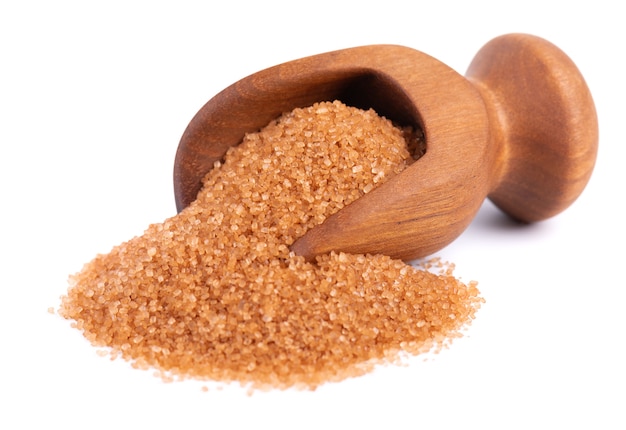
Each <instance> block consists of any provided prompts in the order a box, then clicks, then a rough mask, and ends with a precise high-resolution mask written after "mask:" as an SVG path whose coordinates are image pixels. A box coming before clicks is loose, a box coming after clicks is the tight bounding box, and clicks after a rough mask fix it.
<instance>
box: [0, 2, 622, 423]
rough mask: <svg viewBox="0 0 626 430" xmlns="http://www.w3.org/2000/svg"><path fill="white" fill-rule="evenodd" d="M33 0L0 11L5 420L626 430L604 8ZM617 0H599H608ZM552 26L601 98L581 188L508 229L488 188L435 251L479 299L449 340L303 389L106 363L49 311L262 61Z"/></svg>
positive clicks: (613, 52)
mask: <svg viewBox="0 0 626 430" xmlns="http://www.w3.org/2000/svg"><path fill="white" fill-rule="evenodd" d="M212 4H219V6H213V5H209V2H203V3H201V2H197V3H193V2H188V1H177V2H170V3H165V2H159V1H151V2H132V1H124V2H118V1H109V2H100V5H99V6H96V5H95V2H78V1H77V2H68V1H55V2H52V1H50V2H44V1H41V2H32V1H22V2H17V1H14V2H12V1H6V2H3V3H2V5H1V6H0V184H1V185H0V186H1V187H2V209H1V211H0V217H1V218H0V226H1V228H2V232H1V239H0V247H1V249H2V255H1V258H2V260H1V263H0V264H1V265H2V266H1V267H2V281H1V287H2V298H1V303H2V308H3V309H2V312H1V313H0V318H1V320H0V330H1V332H0V372H2V377H1V378H0V394H1V396H0V428H2V429H18V428H43V427H44V426H45V427H50V428H64V429H83V428H86V429H87V428H88V429H113V428H156V429H158V428H185V429H196V428H274V429H279V428H427V429H439V428H441V429H452V428H455V429H456V428H480V429H491V428H498V429H502V428H506V429H514V428H535V429H555V428H562V429H565V428H572V427H573V426H574V425H576V428H594V429H624V428H626V417H625V414H626V373H625V372H626V371H625V368H626V366H625V362H626V354H625V353H624V342H625V340H626V316H625V315H626V313H625V312H624V303H626V293H625V290H626V280H625V279H624V270H623V268H624V257H625V253H624V241H625V240H626V232H625V228H624V221H623V203H624V189H623V187H624V185H626V169H625V168H624V160H625V159H626V150H625V149H624V146H625V143H626V142H625V139H624V126H623V124H624V114H625V113H626V111H625V110H624V100H625V98H626V91H625V88H624V79H625V78H624V76H625V75H626V73H625V70H624V62H623V57H624V41H625V40H626V32H625V31H624V25H623V20H622V17H623V14H622V13H621V12H619V11H618V9H617V6H613V5H617V4H618V2H609V1H607V2H602V1H594V2H587V3H584V2H571V1H567V2H565V1H564V2H550V1H546V0H544V1H539V2H537V1H525V2H519V3H513V2H485V1H472V2H465V1H464V2H461V1H459V2H444V1H442V2H434V1H431V2H423V4H420V3H419V2H408V1H393V0H386V1H384V2H379V3H374V2H365V1H358V2H341V1H338V0H335V1H330V2H327V1H316V2H315V1H309V2H293V1H292V2H282V3H281V2H276V1H265V2H252V1H250V2H247V3H246V2H241V1H236V0H229V1H221V2H214V3H212ZM609 5H611V6H609ZM509 32H526V33H532V34H535V35H538V36H541V37H544V38H546V39H548V40H550V41H551V42H553V43H554V44H556V45H557V46H559V47H560V48H561V49H563V50H564V51H565V52H566V53H567V54H568V55H569V56H570V57H571V58H572V59H573V60H574V61H575V63H576V64H577V65H578V67H579V68H580V70H581V71H582V73H583V75H584V76H585V78H586V80H587V82H588V84H589V87H590V88H591V91H592V94H593V96H594V98H595V102H596V106H597V110H598V116H599V120H600V150H599V154H598V160H597V164H596V170H595V172H594V175H593V177H592V179H591V181H590V183H589V185H588V187H587V188H586V190H585V191H584V193H583V195H582V196H581V197H580V198H579V199H578V200H577V201H576V203H575V204H574V205H573V206H571V207H570V208H569V209H567V210H566V211H565V212H563V213H562V214H560V215H558V216H556V217H555V218H552V219H550V220H548V221H545V222H542V223H539V224H536V225H532V226H526V227H521V226H517V225H514V224H512V223H511V222H509V221H508V220H507V219H506V218H505V217H504V216H502V215H500V214H499V212H498V211H497V210H496V209H494V208H493V207H492V206H491V205H490V204H485V206H484V207H483V209H482V210H481V212H480V213H479V214H478V216H477V218H476V220H475V222H474V223H473V224H472V225H471V226H470V228H469V229H468V230H467V231H466V232H465V233H464V234H463V235H462V236H461V237H460V238H459V239H458V240H457V241H455V242H454V243H453V244H452V245H451V246H449V247H447V248H446V249H444V250H442V251H441V252H439V253H438V254H437V255H438V256H440V257H442V258H443V259H445V260H449V261H452V262H454V263H456V265H457V270H456V272H455V273H456V275H457V276H459V277H461V278H462V279H463V280H466V281H469V280H474V279H475V280H477V281H479V287H480V289H481V292H482V295H483V297H484V298H485V299H486V300H487V303H486V304H485V305H484V306H483V308H482V309H481V310H480V312H479V313H478V316H477V319H476V321H475V323H474V325H473V326H472V327H471V329H470V330H469V332H468V334H467V336H466V337H465V338H463V339H461V340H459V341H458V342H456V343H455V344H453V346H452V348H450V349H449V350H446V351H444V352H442V353H441V354H439V355H438V356H434V357H429V358H428V360H426V361H424V360H423V358H422V357H418V358H416V359H415V360H411V362H410V363H409V365H408V366H407V367H383V368H380V369H378V370H377V371H375V372H374V373H372V374H369V375H366V376H364V377H361V378H356V379H352V380H348V381H344V382H341V383H338V384H329V385H325V386H322V387H321V388H319V389H318V390H317V391H315V392H306V391H305V392H299V391H286V392H280V391H279V392H276V391H275V392H268V393H256V394H254V395H253V396H251V397H250V396H248V395H247V394H246V390H245V389H242V388H240V387H238V386H228V387H225V388H224V389H222V390H217V389H214V388H212V389H211V390H210V391H209V392H207V393H205V392H202V391H201V389H200V387H201V384H200V383H196V382H195V381H190V382H183V383H173V384H165V383H163V382H162V381H161V380H160V379H158V378H155V377H154V376H152V374H151V373H150V372H144V371H138V370H133V369H130V367H129V365H128V364H127V363H125V362H121V361H114V362H111V361H110V360H108V359H106V358H101V357H99V356H97V355H96V352H95V350H94V349H93V348H92V347H91V346H90V345H89V344H88V343H87V342H86V341H85V340H84V339H83V338H82V336H81V335H80V333H79V332H78V331H77V330H74V329H71V328H70V327H69V323H68V322H67V321H65V320H63V319H61V318H60V317H58V316H56V315H51V314H49V313H48V312H47V309H48V308H49V307H55V308H56V307H57V306H58V304H59V296H61V295H62V294H63V293H64V292H65V291H66V289H67V283H66V282H67V276H68V275H69V274H70V273H73V272H76V271H78V270H80V268H81V267H82V265H83V263H85V262H87V261H89V260H90V259H91V258H92V257H93V256H94V255H95V254H96V253H101V252H107V251H108V250H109V249H110V248H111V247H112V246H113V245H116V244H118V243H120V242H122V241H124V240H126V239H129V238H131V237H132V236H134V235H138V234H141V233H142V232H143V230H144V228H145V227H147V225H148V224H150V223H153V222H159V221H162V220H164V219H165V218H166V217H169V216H171V215H173V214H174V213H175V207H174V198H173V191H172V165H173V161H174V154H175V151H176V147H177V145H178V140H179V138H180V136H181V134H182V132H183V130H184V128H185V127H186V125H187V123H188V122H189V120H190V119H191V118H192V116H193V115H194V114H195V113H196V111H197V110H198V109H199V108H200V107H201V106H202V104H204V103H205V102H206V101H207V100H208V99H209V98H211V97H212V96H213V95H214V94H215V93H217V92H218V91H220V90H221V89H222V88H224V87H226V86H228V85H229V84H231V83H233V82H234V81H236V80H238V79H240V78H242V77H244V76H246V75H248V74H250V73H253V72H255V71H258V70H260V69H263V68H265V67H269V66H272V65H274V64H278V63H281V62H285V61H289V60H292V59H296V58H299V57H303V56H306V55H311V54H316V53H321V52H325V51H329V50H334V49H340V48H348V47H351V46H357V45H363V44H373V43H396V44H401V45H406V46H410V47H413V48H416V49H419V50H421V51H423V52H426V53H428V54H430V55H432V56H434V57H436V58H438V59H439V60H441V61H443V62H444V63H446V64H448V65H449V66H450V67H452V68H453V69H455V70H457V71H459V72H460V73H464V71H465V69H466V68H467V66H468V65H469V63H470V61H471V59H472V57H473V55H474V54H475V53H476V51H477V50H478V49H479V48H480V47H481V46H482V45H483V44H484V43H486V42H487V41H488V40H490V39H491V38H493V37H495V36H498V35H500V34H504V33H509Z"/></svg>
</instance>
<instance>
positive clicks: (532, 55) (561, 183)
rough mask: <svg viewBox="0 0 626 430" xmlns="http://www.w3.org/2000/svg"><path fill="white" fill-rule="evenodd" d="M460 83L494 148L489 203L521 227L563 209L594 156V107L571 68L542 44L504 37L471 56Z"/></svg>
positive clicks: (587, 173)
mask: <svg viewBox="0 0 626 430" xmlns="http://www.w3.org/2000/svg"><path fill="white" fill-rule="evenodd" d="M465 77H466V78H467V79H468V80H470V81H471V82H472V83H473V84H474V85H475V86H476V87H477V88H478V89H479V91H480V92H481V95H482V97H483V100H484V101H485V105H486V109H487V115H488V117H489V122H490V124H491V127H490V129H491V133H492V139H494V140H495V142H494V145H495V147H497V148H499V149H498V151H499V152H498V156H497V168H495V169H494V177H493V182H492V187H491V191H490V193H489V195H488V197H489V199H490V200H491V201H492V202H493V203H495V205H496V206H498V207H499V208H500V209H501V210H503V211H504V212H505V213H507V214H508V215H510V216H511V217H513V218H515V219H517V220H520V221H523V222H534V221H540V220H543V219H546V218H549V217H552V216H554V215H556V214H558V213H559V212H561V211H563V210H564V209H566V208H567V207H568V206H570V205H571V204H572V203H573V202H574V200H576V198H577V197H578V196H579V195H580V193H581V192H582V191H583V189H584V188H585V186H586V185H587V182H588V181H589V178H590V176H591V172H592V170H593V167H594V165H595V160H596V154H597V150H598V119H597V115H596V109H595V105H594V102H593V99H592V97H591V93H590V91H589V88H588V86H587V84H586V82H585V80H584V79H583V77H582V75H581V73H580V71H579V70H578V68H577V67H576V65H575V64H574V63H573V62H572V60H571V59H570V58H569V57H568V56H567V55H566V54H565V53H563V52H562V51H561V50H560V49H559V48H557V47H556V46H554V45H553V44H551V43H550V42H548V41H546V40H544V39H542V38H539V37H536V36H532V35H527V34H507V35H504V36H500V37H497V38H495V39H493V40H491V41H490V42H488V43H487V44H486V45H485V46H484V47H483V48H482V49H481V50H480V51H478V53H477V54H476V56H475V57H474V59H473V61H472V62H471V64H470V66H469V68H468V70H467V72H466V74H465Z"/></svg>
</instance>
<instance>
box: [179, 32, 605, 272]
mask: <svg viewBox="0 0 626 430" xmlns="http://www.w3.org/2000/svg"><path fill="white" fill-rule="evenodd" d="M335 99H338V100H341V101H342V102H344V103H345V104H347V105H350V106H355V107H360V108H373V109H374V110H375V111H376V112H377V113H379V114H380V115H383V116H385V117H387V118H389V119H391V120H393V121H394V122H396V123H398V124H400V125H412V126H414V127H420V128H421V129H422V131H423V132H424V136H425V140H426V153H425V154H424V155H423V156H422V157H421V158H420V159H419V160H417V161H416V162H415V163H413V164H412V165H411V166H410V167H408V168H407V169H406V170H404V171H403V172H402V173H400V174H398V175H396V176H395V177H393V178H391V179H390V180H389V181H388V182H386V183H384V184H383V185H381V186H380V187H378V188H376V189H375V190H373V191H372V192H370V193H368V194H366V195H364V196H363V197H361V198H359V199H357V200H356V201H354V202H353V203H351V204H350V205H348V206H346V207H344V208H343V209H341V210H340V211H339V212H337V213H336V214H334V215H333V216H331V217H329V218H328V219H326V221H325V222H324V223H323V224H321V225H319V226H317V227H315V228H313V229H311V230H309V231H308V232H307V233H306V234H305V235H304V236H303V237H301V238H300V239H298V240H297V241H296V242H295V243H293V245H292V248H291V249H292V250H293V251H294V252H295V253H297V254H300V255H303V256H305V257H306V258H307V259H313V258H314V257H315V256H316V255H319V254H323V253H327V252H330V251H332V250H334V251H344V252H350V253H383V254H387V255H390V256H392V257H395V258H400V259H404V260H412V259H416V258H421V257H425V256H427V255H430V254H432V253H434V252H436V251H438V250H440V249H441V248H443V247H444V246H446V245H447V244H449V243H450V242H452V241H453V240H454V239H455V238H456V237H458V236H459V235H460V234H461V233H462V232H463V230H465V228H466V227H467V226H468V225H469V223H470V222H471V221H472V219H473V218H474V216H475V214H476V213H477V211H478V209H479V207H480V206H481V204H482V202H483V201H484V199H485V198H487V197H488V198H490V199H491V200H492V201H493V202H494V203H495V204H496V205H497V206H498V207H499V208H500V209H502V210H503V211H504V212H506V213H507V214H509V215H510V216H511V217H513V218H514V219H517V220H519V221H522V222H534V221H539V220H543V219H546V218H548V217H551V216H553V215H556V214H557V213H559V212H561V211H562V210H564V209H565V208H567V207H568V206H569V205H570V204H571V203H572V202H573V201H574V200H575V199H576V198H577V197H578V196H579V195H580V193H581V192H582V190H583V188H584V187H585V185H586V184H587V181H588V180H589V177H590V176H591V172H592V170H593V167H594V164H595V158H596V152H597V146H598V124H597V117H596V111H595V107H594V103H593V100H592V97H591V94H590V92H589V90H588V88H587V85H586V84H585V81H584V79H583V77H582V76H581V74H580V72H579V71H578V69H577V68H576V66H575V65H574V63H573V62H572V61H571V60H570V59H569V58H568V57H567V56H566V55H565V54H564V53H563V52H562V51H561V50H559V49H558V48H557V47H555V46H554V45H552V44H551V43H549V42H547V41H545V40H543V39H541V38H538V37H535V36H530V35H525V34H509V35H504V36H501V37H498V38H496V39H494V40H492V41H490V42H489V43H487V44H486V45H485V46H484V47H483V48H482V49H481V50H480V51H479V52H478V54H477V55H476V57H475V58H474V60H473V61H472V63H471V65H470V67H469V69H468V71H467V74H466V77H463V76H461V75H459V74H458V73H456V72H455V71H454V70H452V69H451V68H449V67H448V66H446V65H444V64H443V63H441V62H439V61H438V60H436V59H434V58H432V57H430V56H428V55H426V54H424V53H422V52H419V51H416V50H413V49H410V48H406V47H402V46H391V45H374V46H363V47H358V48H352V49H345V50H341V51H336V52H329V53H326V54H321V55H317V56H313V57H307V58H303V59H300V60H295V61H292V62H289V63H285V64H281V65H278V66H275V67H272V68H269V69H266V70H263V71H260V72H258V73H255V74H253V75H251V76H248V77H246V78H244V79H242V80H240V81H239V82H236V83H235V84H233V85H232V86H230V87H228V88H226V89H225V90H223V91H222V92H220V93H219V94H217V95H216V96H215V97H214V98H213V99H211V100H210V101H209V102H208V103H207V104H206V105H205V106H204V107H202V109H201V110H200V111H199V112H198V113H197V114H196V116H195V117H194V118H193V119H192V121H191V123H190V124H189V126H188V128H187V130H186V131H185V133H184V135H183V137H182V139H181V142H180V145H179V148H178V151H177V154H176V161H175V169H174V186H175V195H176V204H177V208H178V210H182V209H183V208H184V207H186V206H187V205H188V204H189V203H191V202H192V201H193V200H194V199H195V198H196V195H197V193H198V191H199V189H200V187H201V180H202V178H203V177H204V175H205V174H206V173H207V172H208V171H209V170H210V169H211V168H212V167H213V163H214V162H215V161H216V160H220V159H221V158H222V157H223V156H224V153H225V152H226V150H227V149H228V148H229V147H230V146H233V145H237V144H238V143H239V142H241V140H242V138H243V136H244V134H245V133H248V132H255V131H258V130H259V129H260V128H262V127H263V126H265V125H266V124H267V123H269V122H270V121H271V120H273V119H275V118H276V117H278V116H279V115H281V114H282V113H284V112H287V111H290V110H292V109H294V108H296V107H305V106H309V105H311V104H313V103H315V102H319V101H332V100H335Z"/></svg>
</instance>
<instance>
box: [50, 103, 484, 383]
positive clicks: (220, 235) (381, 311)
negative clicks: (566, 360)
mask: <svg viewBox="0 0 626 430" xmlns="http://www.w3.org/2000/svg"><path fill="white" fill-rule="evenodd" d="M405 137H406V136H405V134H404V133H403V132H402V131H401V130H400V129H398V128H396V127H394V126H393V125H392V124H391V123H390V122H389V121H388V120H386V119H384V118H381V117H379V116H378V115H377V114H376V113H375V112H373V111H371V110H370V111H362V110H359V109H355V108H350V107H346V106H345V105H343V104H341V103H339V102H334V103H319V104H316V105H314V106H311V107H308V108H304V109H295V110H294V111H292V112H290V113H288V114H285V115H283V116H282V117H281V118H279V119H278V120H276V121H274V122H272V123H271V124H269V125H268V126H267V127H265V128H264V129H263V130H261V131H260V132H259V133H255V134H250V135H248V136H246V137H245V139H244V141H243V142H242V143H241V144H240V145H239V146H237V147H235V148H232V149H231V150H229V152H228V153H227V154H226V156H225V159H224V162H223V163H217V164H216V165H215V168H214V169H213V170H211V172H210V173H209V174H208V175H207V176H206V178H205V180H204V187H203V189H202V191H201V192H200V194H199V195H198V198H197V200H196V201H195V202H194V203H192V204H191V205H190V206H189V207H187V208H186V209H185V210H183V211H182V212H181V213H179V214H178V215H176V216H174V217H172V218H170V219H168V220H166V221H165V222H163V223H162V224H155V225H151V226H149V227H148V229H147V230H146V231H145V233H144V234H143V235H142V236H139V237H135V238H133V239H131V240H129V241H128V242H125V243H123V244H121V245H119V246H117V247H115V248H113V250H112V251H111V252H110V253H109V254H107V255H99V256H97V257H96V258H95V259H94V260H93V261H91V262H90V263H88V264H87V265H86V266H85V267H84V268H83V270H82V271H81V272H79V273H77V274H76V275H74V276H72V277H71V278H70V287H69V289H68V293H67V295H65V296H63V297H62V302H61V307H60V310H59V313H60V314H61V315H62V316H63V317H65V318H67V319H70V320H73V321H74V323H73V325H74V326H75V327H76V328H78V329H79V330H81V331H82V332H83V334H84V336H85V337H86V338H87V339H89V340H90V341H91V342H92V343H93V344H94V345H95V346H99V347H106V348H108V350H109V351H110V352H111V354H112V355H113V356H121V357H123V358H124V359H126V360H129V361H131V362H132V363H134V364H135V365H136V366H139V367H142V368H153V369H156V370H157V371H158V372H160V374H161V375H168V377H177V378H178V377H179V378H198V379H202V380H214V381H222V382H229V381H239V382H241V383H242V384H246V385H249V386H252V387H274V388H287V387H291V386H300V387H307V388H315V387H316V386H318V385H319V384H322V383H324V382H327V381H337V380H341V379H344V378H347V377H350V376H355V375H359V374H362V373H364V372H367V371H369V370H371V369H372V367H373V366H374V365H375V364H377V363H383V362H389V361H394V360H396V359H398V357H399V356H400V355H402V354H417V353H420V352H424V351H427V350H429V349H430V348H432V347H433V346H437V345H441V344H442V343H443V342H445V341H446V339H450V338H452V337H456V336H458V335H459V330H461V329H462V328H463V326H464V325H465V324H467V323H468V322H469V321H470V320H471V319H472V318H473V317H474V313H475V312H476V310H477V309H478V307H479V306H480V303H481V302H482V299H481V298H480V297H479V295H478V290H477V289H476V285H475V283H470V284H469V285H466V284H464V283H462V282H460V281H459V280H458V279H456V278H454V277H453V276H451V275H450V274H437V273H432V272H430V271H428V270H420V269H418V268H416V267H413V266H411V265H407V264H405V263H403V262H402V261H398V260H393V259H391V258H389V257H386V256H384V255H350V254H344V253H337V254H335V253H332V254H329V255H325V256H322V257H320V258H318V260H317V262H316V263H315V264H310V263H307V262H305V261H304V259H303V258H302V257H298V256H295V255H294V254H293V253H291V252H290V250H289V245H290V244H291V243H293V242H294V240H295V239H296V238H298V237H300V236H301V235H302V234H304V232H306V231H307V230H308V229H310V228H311V227H313V226H315V225H317V224H319V223H321V222H322V221H323V220H324V219H325V218H326V217H328V216H329V215H330V214H332V213H334V212H336V211H338V210H339V209H341V208H342V207H343V206H345V205H347V204H348V203H350V202H351V201H353V200H355V199H357V198H359V196H361V195H363V194H364V193H367V192H369V191H370V190H372V189H373V188H374V187H375V186H377V185H379V184H381V183H383V182H384V181H385V180H387V179H388V178H390V177H391V176H393V175H394V174H396V173H398V172H400V171H401V170H402V169H404V168H405V167H406V166H407V165H408V164H409V163H410V162H411V161H412V158H411V154H410V153H409V151H408V150H407V143H406V139H405Z"/></svg>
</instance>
